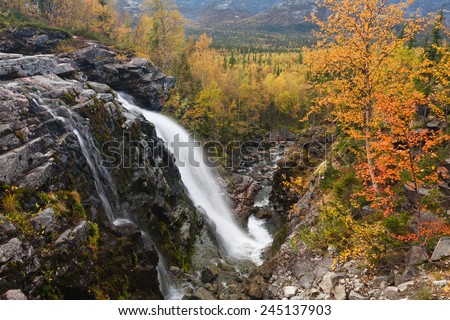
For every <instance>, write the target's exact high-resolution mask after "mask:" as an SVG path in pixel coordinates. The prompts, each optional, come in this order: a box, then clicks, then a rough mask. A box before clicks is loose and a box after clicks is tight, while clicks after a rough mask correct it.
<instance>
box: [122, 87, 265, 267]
mask: <svg viewBox="0 0 450 320" xmlns="http://www.w3.org/2000/svg"><path fill="white" fill-rule="evenodd" d="M119 101H120V102H121V103H122V104H123V106H124V107H125V108H126V109H128V110H134V111H135V112H138V113H141V114H142V115H143V116H144V117H145V118H146V119H147V120H148V121H150V122H152V123H153V124H154V125H155V127H156V131H157V134H158V136H159V137H160V138H161V139H163V140H164V142H165V143H166V146H167V147H168V148H169V150H170V151H172V153H174V155H175V157H176V161H177V166H178V169H179V170H180V174H181V179H182V181H183V183H184V185H185V186H186V189H187V191H188V193H189V196H190V198H191V200H192V202H193V203H194V204H195V205H196V206H200V207H202V208H203V209H204V210H205V212H206V214H207V216H208V218H209V219H210V220H212V221H213V222H214V224H215V226H216V233H217V236H218V239H220V241H221V242H222V245H223V246H224V249H225V251H226V252H225V253H226V254H228V255H230V256H232V257H235V258H238V259H249V260H252V261H253V262H254V263H255V264H257V265H260V264H262V262H263V261H262V258H261V254H262V252H263V250H264V249H265V248H266V247H267V246H268V245H269V244H270V242H271V241H272V239H270V241H269V238H270V235H268V232H267V230H266V229H265V228H264V224H263V223H260V222H259V221H253V220H252V223H251V224H250V223H249V229H251V230H250V235H249V234H247V233H246V232H244V231H243V230H242V229H241V228H240V227H239V226H238V225H237V223H236V222H235V221H234V218H233V213H232V210H231V208H230V207H229V205H228V204H227V199H226V196H225V195H223V194H222V193H221V191H220V187H219V185H218V184H217V178H218V175H217V174H216V172H215V171H214V170H213V169H212V168H210V167H208V166H207V165H206V162H205V158H204V155H203V150H202V148H201V147H199V146H198V144H197V143H195V142H193V141H192V140H193V139H192V138H190V135H189V133H188V132H187V131H186V130H185V129H184V128H183V127H182V126H180V125H179V124H178V123H177V122H175V121H174V120H172V119H170V118H169V117H167V116H165V115H162V114H160V113H156V112H151V111H148V110H144V109H141V108H139V107H137V106H135V105H133V104H132V103H129V102H128V101H127V100H125V99H124V98H123V97H121V96H120V95H119ZM177 138H178V141H179V142H181V143H184V144H185V146H184V147H181V148H175V147H174V144H173V142H174V141H176V139H177ZM190 158H191V159H190Z"/></svg>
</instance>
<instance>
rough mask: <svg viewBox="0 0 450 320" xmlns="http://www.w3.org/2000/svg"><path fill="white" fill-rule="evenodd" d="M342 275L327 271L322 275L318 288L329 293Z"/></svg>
mask: <svg viewBox="0 0 450 320" xmlns="http://www.w3.org/2000/svg"><path fill="white" fill-rule="evenodd" d="M342 277H343V276H342V275H340V274H336V273H334V272H328V273H327V274H326V275H324V276H323V278H322V281H321V282H320V288H321V289H322V291H323V292H324V293H326V294H331V291H332V290H333V288H334V287H335V286H336V284H337V283H338V282H339V280H340V279H341V278H342Z"/></svg>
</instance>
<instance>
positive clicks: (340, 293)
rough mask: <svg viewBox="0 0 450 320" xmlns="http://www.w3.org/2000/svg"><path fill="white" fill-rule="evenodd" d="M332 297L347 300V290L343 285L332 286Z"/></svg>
mask: <svg viewBox="0 0 450 320" xmlns="http://www.w3.org/2000/svg"><path fill="white" fill-rule="evenodd" d="M334 298H335V299H336V300H347V292H346V291H345V286H336V287H335V288H334Z"/></svg>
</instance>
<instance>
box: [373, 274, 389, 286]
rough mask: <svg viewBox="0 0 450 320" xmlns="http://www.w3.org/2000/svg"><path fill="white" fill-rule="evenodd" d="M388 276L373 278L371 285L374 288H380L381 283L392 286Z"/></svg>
mask: <svg viewBox="0 0 450 320" xmlns="http://www.w3.org/2000/svg"><path fill="white" fill-rule="evenodd" d="M391 278H392V277H390V276H378V277H375V278H373V284H374V285H376V286H380V285H381V284H382V283H383V282H384V283H387V284H393V282H392V281H391Z"/></svg>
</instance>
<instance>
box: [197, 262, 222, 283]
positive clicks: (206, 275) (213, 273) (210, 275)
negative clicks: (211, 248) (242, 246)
mask: <svg viewBox="0 0 450 320" xmlns="http://www.w3.org/2000/svg"><path fill="white" fill-rule="evenodd" d="M218 276H219V268H217V266H215V265H210V266H208V267H206V268H204V269H203V270H202V273H201V279H202V282H203V283H211V282H213V281H214V280H216V279H217V277H218Z"/></svg>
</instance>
